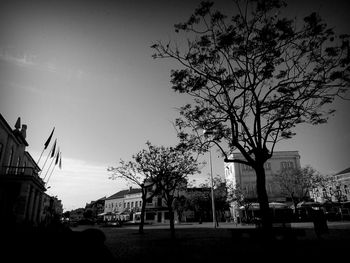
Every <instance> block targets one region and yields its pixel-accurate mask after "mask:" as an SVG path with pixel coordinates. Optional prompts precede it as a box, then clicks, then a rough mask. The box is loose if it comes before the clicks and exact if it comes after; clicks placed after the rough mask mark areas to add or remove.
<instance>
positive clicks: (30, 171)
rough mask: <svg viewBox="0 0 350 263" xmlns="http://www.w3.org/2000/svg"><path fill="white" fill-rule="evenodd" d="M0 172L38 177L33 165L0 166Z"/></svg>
mask: <svg viewBox="0 0 350 263" xmlns="http://www.w3.org/2000/svg"><path fill="white" fill-rule="evenodd" d="M0 173H1V174H6V175H25V176H35V177H38V171H37V170H35V169H34V168H33V167H25V166H2V167H1V172H0Z"/></svg>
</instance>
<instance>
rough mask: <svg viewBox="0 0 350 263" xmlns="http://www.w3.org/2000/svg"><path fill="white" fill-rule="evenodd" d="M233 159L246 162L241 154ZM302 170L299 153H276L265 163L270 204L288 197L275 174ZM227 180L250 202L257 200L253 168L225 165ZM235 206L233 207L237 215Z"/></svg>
mask: <svg viewBox="0 0 350 263" xmlns="http://www.w3.org/2000/svg"><path fill="white" fill-rule="evenodd" d="M231 158H234V159H241V160H245V159H244V157H243V155H242V154H241V153H233V154H232V155H231ZM290 168H300V155H299V152H298V151H276V152H274V154H273V156H272V157H271V158H270V159H269V160H268V161H267V162H266V163H265V173H266V191H267V195H268V197H269V202H285V201H286V197H285V196H284V195H283V194H282V193H281V190H280V189H279V187H277V186H276V185H275V184H274V182H273V177H272V175H273V174H276V173H279V172H281V171H282V170H283V169H290ZM225 179H226V180H227V183H228V184H230V186H231V187H232V188H233V189H235V188H236V187H237V186H240V188H241V189H242V190H243V191H244V193H245V197H246V198H247V199H250V200H253V201H254V200H255V199H256V198H257V193H256V175H255V171H254V170H253V168H252V167H250V166H247V165H244V164H240V163H225ZM234 210H235V208H234V205H233V207H231V213H232V215H235V211H234Z"/></svg>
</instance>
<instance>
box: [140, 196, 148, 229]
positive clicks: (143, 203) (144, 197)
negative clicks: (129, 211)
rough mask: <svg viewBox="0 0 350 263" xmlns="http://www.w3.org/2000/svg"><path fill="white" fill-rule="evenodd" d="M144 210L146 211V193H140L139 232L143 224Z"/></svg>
mask: <svg viewBox="0 0 350 263" xmlns="http://www.w3.org/2000/svg"><path fill="white" fill-rule="evenodd" d="M145 211H146V194H142V206H141V222H140V225H139V234H143V233H144V231H143V226H144V224H145Z"/></svg>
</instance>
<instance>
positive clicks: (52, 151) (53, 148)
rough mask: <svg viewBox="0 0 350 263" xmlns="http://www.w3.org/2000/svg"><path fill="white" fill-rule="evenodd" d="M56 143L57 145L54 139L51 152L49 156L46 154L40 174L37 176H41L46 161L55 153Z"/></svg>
mask: <svg viewBox="0 0 350 263" xmlns="http://www.w3.org/2000/svg"><path fill="white" fill-rule="evenodd" d="M56 143H57V139H55V143H54V144H53V145H52V146H51V150H50V152H49V154H48V155H47V157H46V160H45V163H44V165H43V167H42V168H41V171H40V173H39V176H40V175H41V173H42V171H43V170H44V167H45V165H46V162H47V160H48V159H49V157H50V155H51V158H52V157H53V155H54V151H55V149H56Z"/></svg>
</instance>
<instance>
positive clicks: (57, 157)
mask: <svg viewBox="0 0 350 263" xmlns="http://www.w3.org/2000/svg"><path fill="white" fill-rule="evenodd" d="M59 157H60V147H58V150H57V154H56V161H55V165H57V164H58V159H59Z"/></svg>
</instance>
